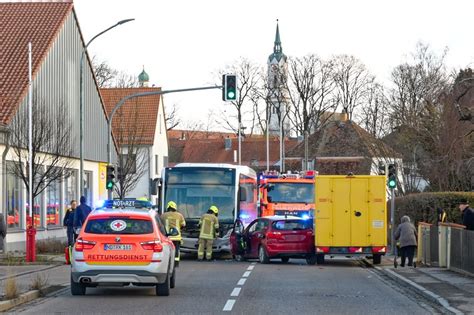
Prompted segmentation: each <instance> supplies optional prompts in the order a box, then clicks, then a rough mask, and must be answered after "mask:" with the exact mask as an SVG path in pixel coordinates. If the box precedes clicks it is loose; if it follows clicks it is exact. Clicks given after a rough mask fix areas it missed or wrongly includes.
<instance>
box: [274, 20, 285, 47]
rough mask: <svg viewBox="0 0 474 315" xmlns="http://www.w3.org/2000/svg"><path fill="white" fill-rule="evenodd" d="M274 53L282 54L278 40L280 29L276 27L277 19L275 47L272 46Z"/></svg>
mask: <svg viewBox="0 0 474 315" xmlns="http://www.w3.org/2000/svg"><path fill="white" fill-rule="evenodd" d="M273 52H274V53H282V52H283V50H282V48H281V40H280V28H279V27H278V19H277V28H276V34H275V45H274V46H273Z"/></svg>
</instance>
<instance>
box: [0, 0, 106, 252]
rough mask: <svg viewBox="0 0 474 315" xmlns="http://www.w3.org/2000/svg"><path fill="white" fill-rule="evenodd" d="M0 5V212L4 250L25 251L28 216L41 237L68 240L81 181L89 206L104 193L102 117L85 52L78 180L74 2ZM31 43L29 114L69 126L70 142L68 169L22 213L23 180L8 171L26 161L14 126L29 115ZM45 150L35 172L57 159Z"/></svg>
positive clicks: (78, 50)
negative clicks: (70, 210)
mask: <svg viewBox="0 0 474 315" xmlns="http://www.w3.org/2000/svg"><path fill="white" fill-rule="evenodd" d="M0 11H2V30H3V34H5V36H4V40H3V42H2V53H3V55H4V56H5V58H3V59H2V65H1V66H2V67H1V68H2V74H1V75H0V77H1V79H0V80H2V82H1V84H0V90H1V91H0V92H1V93H0V94H1V95H2V100H1V104H0V123H1V125H2V127H1V129H0V133H1V135H2V137H0V141H1V144H0V153H1V154H2V160H1V167H2V181H1V184H0V185H1V192H2V194H1V197H0V198H1V204H2V207H1V209H0V214H1V215H3V216H4V217H5V222H7V225H8V234H7V237H6V248H7V250H9V251H12V250H20V251H23V250H24V249H25V237H26V233H25V231H26V227H27V224H28V223H29V222H33V223H34V225H35V227H36V229H37V230H38V233H37V235H36V238H37V239H38V240H43V239H48V238H65V235H66V234H65V230H64V228H63V226H62V219H63V217H64V213H65V209H66V208H67V207H68V206H69V204H70V201H71V200H72V199H76V200H78V199H79V197H80V195H79V194H80V187H81V185H84V192H85V196H86V198H87V201H88V203H89V204H90V205H92V206H93V205H94V204H95V203H96V201H97V200H98V199H100V198H101V195H102V196H105V179H104V178H103V176H102V175H103V172H104V169H105V164H104V163H105V161H106V160H107V152H106V144H107V119H106V115H105V109H104V107H103V104H102V100H101V97H100V94H99V90H98V87H97V84H96V81H95V78H94V74H93V70H92V67H91V62H90V59H89V58H88V56H87V55H86V58H85V62H84V68H83V80H84V81H83V82H84V83H83V91H84V116H85V120H84V123H85V125H84V170H85V172H84V182H83V183H80V182H79V177H80V176H79V164H80V161H79V130H80V128H79V121H80V119H79V74H80V59H81V54H82V51H83V47H84V41H83V38H82V34H81V32H80V28H79V24H78V20H77V17H76V14H75V12H74V8H73V4H72V2H67V1H65V2H27V3H0ZM29 42H31V46H32V89H33V97H32V106H33V108H34V110H33V113H35V115H43V116H42V117H45V118H44V119H45V120H44V121H49V122H50V123H49V124H51V126H50V127H51V128H52V129H49V130H55V129H54V128H68V130H69V131H70V132H69V133H68V139H67V141H66V142H67V143H68V145H69V146H70V150H69V151H68V152H69V154H68V156H63V157H61V159H62V160H61V161H62V162H61V163H62V164H61V165H63V166H64V165H67V170H66V169H65V168H64V170H65V171H64V176H62V177H61V178H58V179H57V180H53V181H51V182H48V183H45V186H44V187H41V188H44V190H43V191H42V192H41V193H40V194H39V195H38V196H37V197H36V198H35V200H34V205H33V209H32V211H33V218H28V215H27V213H28V210H29V205H28V202H27V200H28V199H27V196H28V192H27V189H26V185H25V182H24V180H23V179H22V178H20V176H19V174H18V173H17V172H14V171H13V170H14V169H15V166H16V165H17V166H20V167H21V168H24V169H26V167H27V163H26V159H25V158H24V157H26V156H27V155H26V146H25V145H24V144H25V142H22V141H19V140H21V139H23V138H22V136H23V135H22V134H20V133H19V132H21V130H19V129H18V128H16V127H15V126H17V127H18V126H19V122H20V120H21V119H22V117H27V115H26V112H27V110H28V43H29ZM58 113H63V115H62V116H59V115H58ZM38 119H39V118H38V116H35V117H33V121H35V120H38ZM55 119H56V120H55ZM56 122H57V123H56ZM38 129H39V128H37V127H35V132H39V131H38ZM46 130H48V129H46ZM58 132H59V133H60V131H58ZM53 134H56V133H53ZM50 137H52V135H51V136H50ZM35 139H38V138H35ZM43 141H45V142H46V143H57V142H55V141H58V140H57V139H48V137H44V139H43ZM20 142H21V143H20ZM26 143H27V142H26ZM17 148H24V150H19V149H17ZM43 148H47V149H46V150H45V151H43V152H41V153H37V155H36V156H41V157H42V158H38V159H37V160H36V159H35V161H41V163H44V164H41V165H39V168H40V172H39V173H40V174H42V173H41V172H47V171H48V165H51V164H52V163H53V162H52V161H53V158H55V152H53V151H54V146H53V145H51V146H49V147H48V145H46V146H43ZM48 148H49V150H48ZM21 156H23V159H22V158H21ZM114 156H115V154H114ZM64 163H66V164H64ZM58 165H59V164H58ZM17 169H18V168H17ZM66 174H67V176H66ZM37 186H38V185H37ZM33 187H35V186H33Z"/></svg>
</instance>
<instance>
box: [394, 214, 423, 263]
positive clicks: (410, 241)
mask: <svg viewBox="0 0 474 315" xmlns="http://www.w3.org/2000/svg"><path fill="white" fill-rule="evenodd" d="M417 237H418V233H417V232H416V228H415V226H414V225H413V224H412V223H411V222H410V217H408V216H407V215H404V216H403V217H402V218H401V224H400V225H398V227H397V230H396V231H395V239H396V240H398V241H400V254H401V259H402V262H401V264H400V266H402V267H405V261H406V258H408V266H413V256H414V255H415V249H416V246H417V241H416V239H417Z"/></svg>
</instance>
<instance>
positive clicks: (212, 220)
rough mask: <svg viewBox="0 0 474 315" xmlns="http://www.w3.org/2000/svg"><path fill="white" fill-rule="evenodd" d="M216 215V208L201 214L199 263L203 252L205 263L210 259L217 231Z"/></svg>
mask: <svg viewBox="0 0 474 315" xmlns="http://www.w3.org/2000/svg"><path fill="white" fill-rule="evenodd" d="M218 214H219V209H218V208H217V207H216V206H211V207H210V208H209V210H207V213H205V214H203V215H202V217H201V219H200V220H199V226H200V232H199V247H198V260H200V261H202V260H203V259H204V252H205V253H206V260H207V261H210V260H211V259H212V244H213V243H214V239H215V238H216V237H217V234H218V230H219V220H218V219H217V216H218Z"/></svg>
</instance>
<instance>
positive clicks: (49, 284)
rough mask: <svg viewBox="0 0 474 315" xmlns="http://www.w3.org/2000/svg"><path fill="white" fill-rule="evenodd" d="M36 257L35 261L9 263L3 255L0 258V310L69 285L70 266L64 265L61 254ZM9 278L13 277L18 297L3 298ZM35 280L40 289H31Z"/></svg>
mask: <svg viewBox="0 0 474 315" xmlns="http://www.w3.org/2000/svg"><path fill="white" fill-rule="evenodd" d="M38 258H40V259H38V262H37V263H31V264H26V263H25V264H11V265H8V263H9V262H10V263H11V261H12V260H8V259H6V258H5V256H3V259H0V312H2V311H6V310H8V309H10V308H12V307H15V306H17V305H20V304H23V303H26V302H29V301H31V300H34V299H35V298H38V297H40V296H41V295H42V294H47V293H49V292H52V291H55V290H58V289H61V288H63V287H65V286H67V285H69V277H70V269H71V266H69V265H65V260H64V256H63V255H41V257H38ZM41 262H43V263H41ZM9 278H14V279H15V283H16V287H17V293H18V298H16V299H13V300H4V297H5V286H6V280H7V279H9ZM35 282H36V283H40V287H41V290H40V291H38V290H33V289H32V285H33V284H34V283H35Z"/></svg>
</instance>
